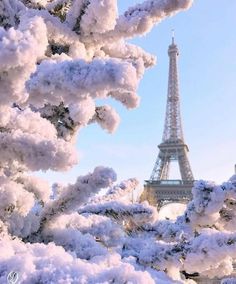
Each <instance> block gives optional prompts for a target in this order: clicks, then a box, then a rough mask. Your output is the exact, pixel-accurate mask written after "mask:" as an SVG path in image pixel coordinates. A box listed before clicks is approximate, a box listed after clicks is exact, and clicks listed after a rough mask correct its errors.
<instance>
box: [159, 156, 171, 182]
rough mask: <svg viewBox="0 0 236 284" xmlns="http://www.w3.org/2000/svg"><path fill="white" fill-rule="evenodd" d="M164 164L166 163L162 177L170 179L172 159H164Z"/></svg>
mask: <svg viewBox="0 0 236 284" xmlns="http://www.w3.org/2000/svg"><path fill="white" fill-rule="evenodd" d="M163 164H164V165H163V169H162V172H161V176H160V179H163V180H167V179H169V173H170V159H169V158H166V159H165V160H164V161H163Z"/></svg>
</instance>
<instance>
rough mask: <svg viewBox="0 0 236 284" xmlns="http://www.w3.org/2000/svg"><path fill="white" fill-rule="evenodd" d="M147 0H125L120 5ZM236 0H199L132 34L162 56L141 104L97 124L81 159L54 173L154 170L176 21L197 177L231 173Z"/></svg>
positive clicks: (71, 176) (86, 135)
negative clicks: (116, 122)
mask: <svg viewBox="0 0 236 284" xmlns="http://www.w3.org/2000/svg"><path fill="white" fill-rule="evenodd" d="M138 2H142V1H135V0H120V1H118V3H119V9H120V11H124V10H125V9H126V8H127V7H129V6H131V5H133V4H135V3H138ZM235 11H236V1H235V0H227V1H220V0H195V3H194V5H193V7H192V8H191V9H190V10H188V11H187V12H182V13H179V14H178V15H176V16H174V17H172V18H169V19H167V20H165V21H163V22H162V23H160V24H159V25H157V26H156V27H155V28H154V29H153V30H152V31H151V32H150V33H149V34H147V35H146V36H144V37H141V38H138V39H135V40H133V41H132V42H134V43H136V44H138V45H139V46H141V47H143V48H144V49H145V50H146V51H148V52H150V53H153V54H155V55H156V56H157V59H158V62H157V65H156V66H155V67H153V68H151V69H149V70H147V71H146V73H145V75H144V77H143V79H142V81H141V83H140V86H139V90H138V94H139V95H140V97H141V104H140V107H139V108H138V109H135V110H132V111H127V110H126V109H124V108H123V107H122V106H120V105H119V104H118V103H114V105H115V106H116V109H117V110H118V112H119V114H120V116H121V124H120V126H119V128H118V130H117V131H116V132H115V133H114V134H112V135H110V134H107V133H106V132H104V131H103V130H101V129H100V128H99V127H98V126H96V125H93V126H89V127H87V128H85V129H83V130H82V131H81V132H80V134H79V135H78V142H77V148H78V151H79V155H80V163H79V165H78V166H76V167H75V168H74V169H72V170H71V171H70V172H68V173H63V174H53V173H50V174H49V175H48V177H49V176H50V179H52V180H53V181H56V180H58V181H64V182H67V181H70V182H72V181H73V180H75V178H76V176H78V175H80V174H85V173H87V172H88V171H92V170H93V168H94V167H95V166H97V165H104V166H110V167H112V168H114V169H115V170H116V172H117V174H118V179H119V180H121V179H127V178H129V177H137V178H138V179H139V180H140V182H141V184H142V183H143V180H144V179H148V178H149V177H150V174H151V171H152V169H153V166H154V163H155V160H156V157H157V155H158V149H157V145H158V144H159V143H160V142H161V138H162V132H163V127H164V117H165V106H166V96H167V80H168V55H167V49H168V45H169V44H170V41H171V29H173V28H174V29H175V39H176V40H175V41H176V43H177V45H178V47H179V50H180V57H179V77H180V96H181V112H182V120H183V129H184V136H185V142H186V143H187V144H188V146H189V149H190V153H189V159H190V163H191V166H192V170H193V174H194V177H195V179H208V180H214V181H216V182H222V181H225V180H227V179H228V178H229V177H230V176H231V175H232V174H233V172H234V164H236V124H235V116H236V103H235V102H236V33H235V26H236V17H235Z"/></svg>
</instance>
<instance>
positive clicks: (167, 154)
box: [141, 34, 194, 207]
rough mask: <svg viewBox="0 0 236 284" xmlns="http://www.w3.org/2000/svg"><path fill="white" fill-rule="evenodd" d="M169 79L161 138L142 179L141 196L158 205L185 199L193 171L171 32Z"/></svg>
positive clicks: (176, 56) (176, 52)
mask: <svg viewBox="0 0 236 284" xmlns="http://www.w3.org/2000/svg"><path fill="white" fill-rule="evenodd" d="M168 55H169V79H168V93H167V105H166V117H165V126H164V132H163V137H162V142H161V144H160V145H158V148H159V154H158V157H157V160H156V163H155V165H154V168H153V171H152V174H151V177H150V179H149V180H146V181H145V182H146V183H145V185H144V192H143V194H142V196H141V200H148V201H149V203H150V204H152V205H157V206H158V207H160V206H162V205H163V204H165V203H169V202H170V203H171V202H183V203H185V202H187V201H189V200H190V199H191V188H192V185H193V181H194V178H193V173H192V170H191V167H190V163H189V160H188V156H187V154H188V152H189V149H188V146H187V145H186V144H185V142H184V136H183V129H182V122H181V114H180V95H179V83H178V70H177V59H178V55H179V50H178V47H177V45H176V44H175V39H174V34H173V35H172V43H171V45H170V46H169V49H168ZM173 161H177V162H178V165H179V170H180V175H181V179H180V180H170V179H169V176H170V164H171V162H173Z"/></svg>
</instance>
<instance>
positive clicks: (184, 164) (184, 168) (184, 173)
mask: <svg viewBox="0 0 236 284" xmlns="http://www.w3.org/2000/svg"><path fill="white" fill-rule="evenodd" d="M178 162H179V169H180V174H181V178H182V180H189V181H193V180H194V178H193V173H192V170H191V167H190V163H189V160H188V157H187V155H186V152H185V151H183V152H182V153H181V154H180V156H179V157H178Z"/></svg>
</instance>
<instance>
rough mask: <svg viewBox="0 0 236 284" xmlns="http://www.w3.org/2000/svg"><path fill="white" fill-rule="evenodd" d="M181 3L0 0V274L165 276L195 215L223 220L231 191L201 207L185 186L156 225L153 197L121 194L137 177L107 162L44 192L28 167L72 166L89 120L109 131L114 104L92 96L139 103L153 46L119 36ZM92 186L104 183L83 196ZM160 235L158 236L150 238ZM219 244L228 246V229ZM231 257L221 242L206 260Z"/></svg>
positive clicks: (151, 279) (223, 262) (136, 31)
mask: <svg viewBox="0 0 236 284" xmlns="http://www.w3.org/2000/svg"><path fill="white" fill-rule="evenodd" d="M191 3H192V1H191V0H189V1H187V0H176V1H172V0H165V1H164V0H163V1H161V0H152V1H145V2H144V3H142V4H138V5H135V6H134V7H132V8H130V9H128V10H127V11H126V12H125V13H124V14H123V15H120V16H119V15H118V7H117V1H116V0H52V1H51V0H2V1H0V200H1V203H0V252H1V253H0V283H5V282H6V277H7V275H8V273H9V272H10V271H16V272H17V273H18V275H19V280H20V281H21V282H22V283H26V284H31V283H68V284H69V283H84V284H88V283H138V284H139V283H140V284H143V283H147V284H149V283H170V281H172V279H176V278H175V277H174V276H173V275H172V274H171V273H170V271H169V270H170V269H169V267H170V265H169V264H170V262H171V267H172V271H173V270H174V269H175V271H177V272H178V273H179V269H185V270H186V271H188V270H191V269H190V268H188V267H187V265H186V267H185V266H184V265H182V266H181V265H180V264H179V263H178V265H177V268H176V267H175V264H176V263H177V262H176V259H175V258H174V254H175V253H177V252H178V253H179V250H180V247H181V248H184V249H185V251H184V253H185V255H186V257H187V256H188V253H189V254H190V252H191V253H195V251H194V250H188V243H183V242H185V241H186V237H190V238H194V236H195V235H194V233H193V230H194V229H193V228H195V230H196V231H197V233H198V234H200V231H201V229H202V227H204V226H205V225H204V224H205V223H203V221H201V222H200V219H201V218H200V215H201V216H207V218H208V217H209V219H210V218H211V223H213V222H214V221H216V220H217V226H218V227H217V228H223V229H224V230H229V227H230V226H233V225H234V223H233V219H234V218H233V216H234V213H233V212H234V210H233V208H234V203H233V202H232V199H234V195H233V194H232V192H233V190H231V195H230V198H229V195H228V197H227V198H228V199H227V200H223V199H222V200H223V201H219V202H218V201H217V200H215V199H217V197H215V199H214V198H213V195H212V196H211V195H210V197H209V202H208V203H206V204H205V203H204V206H205V207H204V206H203V207H202V205H201V195H200V196H199V197H198V195H197V194H196V204H195V203H192V204H190V207H189V209H188V211H187V212H186V216H182V217H181V218H180V219H178V220H177V221H176V223H175V224H174V223H173V224H172V223H170V222H167V221H166V223H165V222H163V223H162V224H161V225H160V224H159V223H158V214H157V212H156V210H155V208H153V207H151V206H149V205H148V204H147V203H142V204H138V203H133V204H130V202H129V198H130V195H131V194H132V191H133V190H135V189H136V187H137V181H136V180H135V179H130V180H127V181H124V182H122V183H120V184H117V185H116V184H114V182H115V180H116V174H115V173H114V171H113V170H112V169H110V168H105V167H102V166H100V167H97V168H96V169H95V170H94V172H92V173H89V174H87V175H84V176H79V177H78V179H77V180H76V181H75V183H73V184H69V185H54V186H53V188H54V189H57V192H56V193H55V192H54V193H52V190H51V187H50V185H49V184H48V183H47V182H45V181H44V180H42V179H41V178H38V177H34V176H33V172H34V171H40V170H41V171H47V170H53V171H64V170H68V169H70V168H71V167H72V166H74V165H75V164H76V163H77V153H76V150H75V144H76V143H75V142H76V137H77V133H78V132H79V130H80V129H81V128H83V127H86V126H88V125H90V124H91V123H97V124H99V125H100V126H101V127H102V128H103V129H105V130H106V131H108V132H110V133H112V132H114V131H115V129H116V128H117V126H118V124H119V121H120V119H119V115H118V113H117V112H116V111H115V109H113V108H112V107H111V106H110V105H109V104H108V103H104V102H102V104H101V102H99V100H100V99H102V100H104V99H105V100H106V99H108V100H107V101H108V102H109V101H110V99H115V100H117V101H119V102H120V103H121V104H122V105H123V106H125V107H126V108H128V109H132V108H135V107H137V106H138V105H139V97H138V95H137V89H138V84H139V81H140V79H141V78H142V76H143V74H144V72H145V69H146V68H149V67H151V66H153V65H154V64H155V57H154V56H153V55H151V54H149V53H147V52H146V51H144V50H143V49H141V48H140V47H137V46H135V45H133V44H130V43H127V42H126V39H127V38H132V37H134V36H138V35H142V34H144V33H146V32H147V31H149V30H150V29H151V28H152V27H153V26H154V25H155V24H156V23H159V22H160V21H161V20H163V19H164V18H166V17H167V16H171V15H173V14H175V13H176V12H178V11H181V10H183V9H186V8H188V7H189V6H190V5H191ZM227 186H229V185H227ZM101 189H103V190H104V189H106V190H107V194H105V195H103V196H102V195H101V194H100V195H98V196H95V195H96V194H98V193H99V191H100V190H101ZM202 192H204V190H203V191H202ZM219 192H221V191H220V190H219ZM228 192H229V191H228ZM206 194H208V192H207V193H206ZM207 196H208V195H207ZM211 198H212V199H211ZM222 198H223V195H222ZM210 200H212V202H211V201H210ZM214 200H215V201H214ZM214 202H215V203H214ZM210 204H211V205H212V208H211V209H209V210H208V209H207V208H208V207H209V208H210ZM215 204H217V206H218V207H217V210H218V211H217V210H215V209H214V208H215V207H214V206H215ZM221 205H222V208H220V207H221ZM195 208H198V210H197V209H196V210H195ZM200 209H201V210H202V211H201V210H200ZM214 210H215V211H216V212H215V211H214ZM217 218H218V219H217ZM202 219H203V218H202ZM186 220H189V222H188V223H187V221H186ZM185 221H186V222H185ZM191 226H192V227H191ZM215 227H216V225H215ZM179 228H181V230H185V229H186V230H187V231H186V232H185V233H183V234H181V233H179V230H178V229H179ZM214 229H215V230H216V228H214ZM170 232H172V234H169V233H170ZM228 234H230V233H228ZM162 236H168V241H167V243H164V242H162V243H161V242H160V241H159V242H157V238H158V240H161V238H162ZM217 238H218V239H220V238H221V235H219V236H218V237H217ZM194 240H195V239H193V240H191V241H192V243H193V244H194V245H195V246H196V244H195V243H194ZM175 243H176V244H175ZM224 244H225V245H226V246H227V244H230V245H232V247H233V245H234V236H224ZM194 245H193V246H194ZM150 246H153V248H155V249H154V251H153V252H152V254H149V255H148V253H146V252H149V250H150ZM157 252H161V253H162V255H163V258H161V257H160V258H159V259H158V260H157V255H156V253H157ZM219 252H221V250H220V248H219ZM169 254H170V255H169ZM172 256H173V257H172ZM178 257H179V254H178ZM181 257H182V255H181ZM197 257H199V256H198V255H197ZM233 257H234V255H233V254H231V255H229V257H228V258H226V257H224V255H223V253H222V257H221V258H219V262H218V264H217V265H218V266H217V267H224V269H225V271H230V266H229V263H230V261H231V258H233ZM199 258H200V257H199ZM154 263H155V266H154V265H153V264H154ZM210 263H211V262H210V261H209V265H208V267H207V269H208V270H207V271H209V269H211V271H210V272H209V273H211V275H213V274H214V273H216V272H217V268H216V269H215V270H214V267H213V268H212V267H211V266H210V265H211V264H210ZM167 268H168V269H169V270H168V269H167ZM162 270H163V271H162ZM166 272H168V273H169V275H171V277H172V279H171V278H170V277H169V276H167V274H166ZM202 273H206V271H202Z"/></svg>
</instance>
